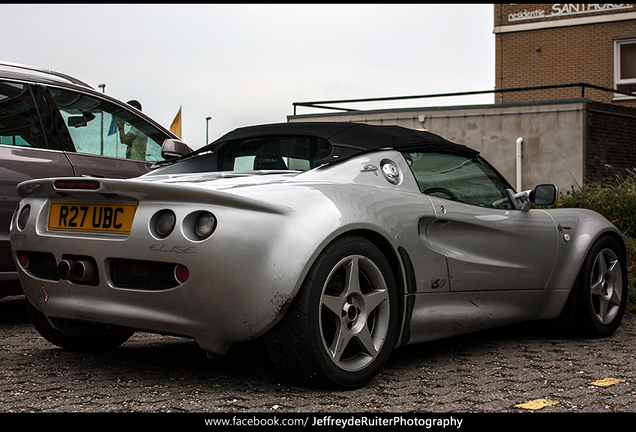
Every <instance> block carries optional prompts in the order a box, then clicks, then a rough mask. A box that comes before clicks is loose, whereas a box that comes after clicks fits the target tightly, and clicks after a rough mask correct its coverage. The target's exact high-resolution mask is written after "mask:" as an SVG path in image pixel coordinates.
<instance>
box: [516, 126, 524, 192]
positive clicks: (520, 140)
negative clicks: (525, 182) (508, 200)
mask: <svg viewBox="0 0 636 432" xmlns="http://www.w3.org/2000/svg"><path fill="white" fill-rule="evenodd" d="M522 155H523V138H521V137H519V138H517V192H521V186H522V181H521V180H522V178H521V172H522V171H521V169H522V167H523V165H522V163H521V159H522Z"/></svg>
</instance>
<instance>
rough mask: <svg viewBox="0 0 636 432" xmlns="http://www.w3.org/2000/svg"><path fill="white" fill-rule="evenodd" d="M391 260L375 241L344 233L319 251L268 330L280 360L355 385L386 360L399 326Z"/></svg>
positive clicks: (323, 383)
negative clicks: (275, 323)
mask: <svg viewBox="0 0 636 432" xmlns="http://www.w3.org/2000/svg"><path fill="white" fill-rule="evenodd" d="M398 315H399V307H398V295H397V290H396V284H395V278H394V276H393V273H392V270H391V267H390V265H389V263H388V261H387V260H386V258H385V257H384V255H383V254H382V252H381V251H380V250H379V249H378V248H377V247H375V246H374V245H373V244H372V243H371V242H369V241H367V240H365V239H363V238H360V237H351V238H341V239H339V240H337V241H335V242H334V243H332V244H331V245H330V246H328V247H327V248H326V250H325V251H324V252H323V253H322V254H321V255H320V256H319V258H318V259H317V260H316V262H315V264H314V265H313V267H312V269H311V271H310V272H309V274H308V276H307V278H306V280H305V282H304V284H303V286H302V288H301V291H300V293H299V294H298V297H297V298H296V300H295V302H294V304H293V305H292V307H291V308H290V310H289V311H288V312H287V314H286V315H285V317H284V318H283V320H282V321H281V322H280V323H279V325H278V326H277V327H276V328H275V329H274V331H273V332H272V334H271V335H270V337H269V338H268V346H269V348H270V354H271V357H272V359H273V361H274V362H275V363H276V364H277V365H278V366H279V368H280V369H281V370H282V371H283V373H284V374H285V375H287V376H290V377H292V378H293V379H295V380H298V381H302V382H304V383H306V384H310V385H313V386H319V387H329V388H355V387H359V386H362V385H364V384H366V383H367V382H368V381H370V380H371V379H372V378H373V377H374V376H375V375H376V374H377V373H378V372H379V370H380V369H381V367H382V366H383V365H384V363H385V362H386V360H387V358H388V357H389V354H390V352H391V350H392V349H393V346H394V345H395V340H396V337H397V332H398V323H399V319H398Z"/></svg>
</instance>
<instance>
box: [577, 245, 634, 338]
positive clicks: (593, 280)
mask: <svg viewBox="0 0 636 432" xmlns="http://www.w3.org/2000/svg"><path fill="white" fill-rule="evenodd" d="M626 270H627V264H626V258H625V253H624V252H623V248H621V247H620V244H619V243H618V242H617V241H616V240H615V239H613V238H611V237H602V238H600V239H599V240H597V241H596V243H594V245H593V246H592V248H591V249H590V251H589V252H588V255H587V257H586V258H585V261H584V263H583V267H582V268H581V272H580V273H579V277H578V279H577V286H576V289H577V290H578V292H577V300H576V310H575V318H574V319H575V321H574V326H575V329H577V330H579V331H580V332H581V333H582V334H583V335H585V336H590V337H605V336H610V335H612V334H613V333H614V332H615V331H616V329H617V328H618V326H619V325H620V322H621V319H622V318H623V314H624V312H625V305H626V303H627V271H626Z"/></svg>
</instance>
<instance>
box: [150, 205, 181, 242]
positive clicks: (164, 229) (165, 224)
mask: <svg viewBox="0 0 636 432" xmlns="http://www.w3.org/2000/svg"><path fill="white" fill-rule="evenodd" d="M176 222H177V217H176V216H175V214H174V212H173V211H172V210H162V211H160V212H158V213H156V214H155V215H154V216H153V217H152V219H151V220H150V229H151V230H152V232H153V234H155V235H156V236H157V237H159V238H166V237H168V236H169V235H170V234H171V233H172V231H173V230H174V227H175V224H176Z"/></svg>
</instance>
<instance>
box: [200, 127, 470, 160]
mask: <svg viewBox="0 0 636 432" xmlns="http://www.w3.org/2000/svg"><path fill="white" fill-rule="evenodd" d="M282 136H308V137H316V138H323V139H325V140H327V141H328V142H329V143H330V144H331V146H332V149H333V150H332V152H331V154H330V155H329V156H328V157H326V158H324V159H322V160H321V162H322V163H329V162H334V161H336V160H341V159H344V158H347V157H350V156H353V155H355V154H359V153H364V152H367V151H371V150H379V149H384V148H393V149H395V150H399V151H407V152H416V151H418V152H443V153H453V154H460V155H464V156H467V157H474V156H476V155H477V154H479V152H478V151H476V150H473V149H471V148H469V147H466V146H465V145H461V144H455V143H453V142H450V141H448V140H446V139H444V138H442V137H440V136H439V135H435V134H433V133H431V132H427V131H422V130H415V129H409V128H405V127H402V126H377V125H369V124H365V123H348V122H299V123H273V124H265V125H258V126H247V127H242V128H238V129H235V130H233V131H232V132H229V133H227V134H225V135H223V136H222V137H220V138H219V139H217V140H216V141H214V142H212V143H210V144H209V145H208V146H206V147H205V148H206V149H208V150H212V151H218V149H220V148H221V147H222V146H224V145H225V144H226V143H228V142H232V141H237V140H245V139H253V138H266V137H272V138H273V137H282ZM197 153H198V152H197Z"/></svg>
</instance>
